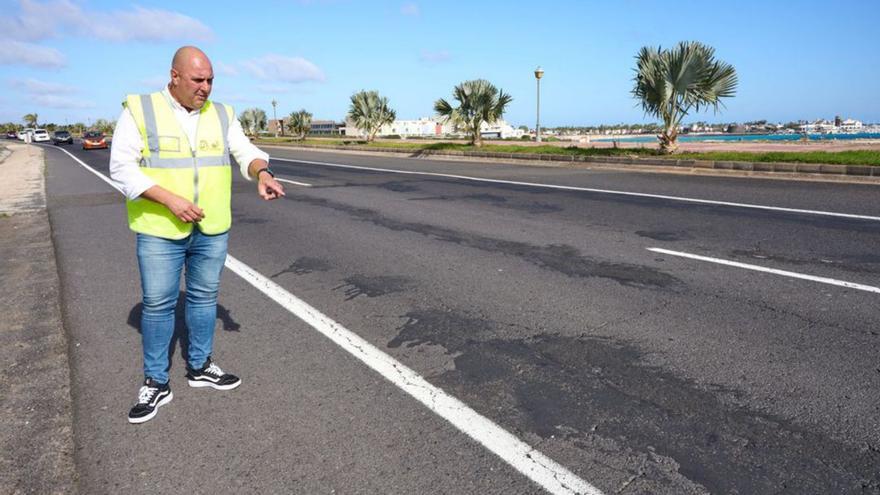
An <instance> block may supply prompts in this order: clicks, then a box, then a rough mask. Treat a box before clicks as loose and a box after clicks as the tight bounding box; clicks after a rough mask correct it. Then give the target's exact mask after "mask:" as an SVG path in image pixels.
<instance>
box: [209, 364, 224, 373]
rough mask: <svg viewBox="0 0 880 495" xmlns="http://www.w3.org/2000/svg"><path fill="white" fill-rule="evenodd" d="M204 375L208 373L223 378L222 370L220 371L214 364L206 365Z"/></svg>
mask: <svg viewBox="0 0 880 495" xmlns="http://www.w3.org/2000/svg"><path fill="white" fill-rule="evenodd" d="M205 373H210V374H212V375H217V376H223V370H221V369H220V367H219V366H217V365H216V364H214V363H211V364H209V365H208V369H206V370H205Z"/></svg>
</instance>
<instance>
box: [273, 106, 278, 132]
mask: <svg viewBox="0 0 880 495" xmlns="http://www.w3.org/2000/svg"><path fill="white" fill-rule="evenodd" d="M276 106H278V102H277V101H275V100H272V118H273V119H275V137H278V127H279V126H278V114H277V113H275V107H276Z"/></svg>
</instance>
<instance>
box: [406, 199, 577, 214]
mask: <svg viewBox="0 0 880 495" xmlns="http://www.w3.org/2000/svg"><path fill="white" fill-rule="evenodd" d="M409 200H410V201H479V202H481V203H487V204H491V205H492V206H497V207H499V208H507V209H509V210H517V211H524V212H526V213H533V214H541V213H555V212H559V211H562V210H563V209H564V208H562V207H561V206H559V205H554V204H550V203H541V202H537V201H535V202H531V203H520V202H510V201H509V200H508V199H507V198H505V197H504V196H498V195H495V194H467V195H464V196H427V197H423V198H409Z"/></svg>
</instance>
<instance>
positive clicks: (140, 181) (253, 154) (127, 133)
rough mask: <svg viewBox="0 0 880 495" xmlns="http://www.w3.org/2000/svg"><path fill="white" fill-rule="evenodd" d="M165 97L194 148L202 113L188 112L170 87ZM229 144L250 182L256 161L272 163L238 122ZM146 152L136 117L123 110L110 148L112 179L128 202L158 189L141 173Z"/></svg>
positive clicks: (231, 129)
mask: <svg viewBox="0 0 880 495" xmlns="http://www.w3.org/2000/svg"><path fill="white" fill-rule="evenodd" d="M162 94H163V95H164V96H165V98H166V99H167V100H168V102H169V103H170V104H171V108H172V109H173V110H174V116H175V117H176V118H177V121H178V122H179V123H180V127H181V128H182V129H183V132H185V133H186V136H187V138H189V142H190V144H191V145H194V144H195V143H196V128H197V127H198V123H199V110H193V111H192V112H189V111H187V110H186V109H185V108H183V105H181V104H180V103H178V102H177V100H175V99H174V97H173V96H171V93H170V92H169V91H168V88H167V87H166V88H165V89H163V90H162ZM226 140H227V142H228V143H229V151H230V153H232V156H233V157H235V161H237V162H238V164H239V168H240V170H241V175H242V176H243V177H244V178H245V179H247V180H251V178H250V177H249V176H248V166H249V165H250V164H251V162H252V161H254V160H256V159H263V160H266V161H267V162H268V161H269V155H268V154H267V153H265V152H263V151H261V150H260V149H259V148H257V147H256V146H254V145H253V143H251V141H250V139H248V137H247V136H245V135H244V131H243V130H242V129H241V124H240V123H239V122H238V119H236V118H233V119H232V120H231V121H230V122H229V130H228V131H227V133H226ZM143 148H144V141H143V138H141V133H140V131H138V128H137V124H136V123H135V121H134V117H133V116H132V115H131V112H130V111H129V110H128V108H123V109H122V113H121V114H120V115H119V119H118V120H117V121H116V129H115V130H114V131H113V141H112V143H111V146H110V178H111V179H112V180H113V182H115V183H116V185H118V186H119V187H120V188H122V192H123V194H125V197H127V198H128V199H135V198H137V197H138V196H140V195H141V194H143V192H144V191H146V190H147V189H149V188H151V187H153V186H155V185H156V183H155V182H154V181H153V180H152V179H150V178H149V177H147V176H146V175H144V173H143V172H141V170H140V165H139V163H140V160H141V152H142V151H143ZM193 153H195V148H193Z"/></svg>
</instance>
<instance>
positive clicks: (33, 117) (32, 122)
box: [22, 113, 37, 127]
mask: <svg viewBox="0 0 880 495" xmlns="http://www.w3.org/2000/svg"><path fill="white" fill-rule="evenodd" d="M22 120H24V123H25V124H26V125H27V127H37V114H35V113H28V114H25V116H24V117H22Z"/></svg>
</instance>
